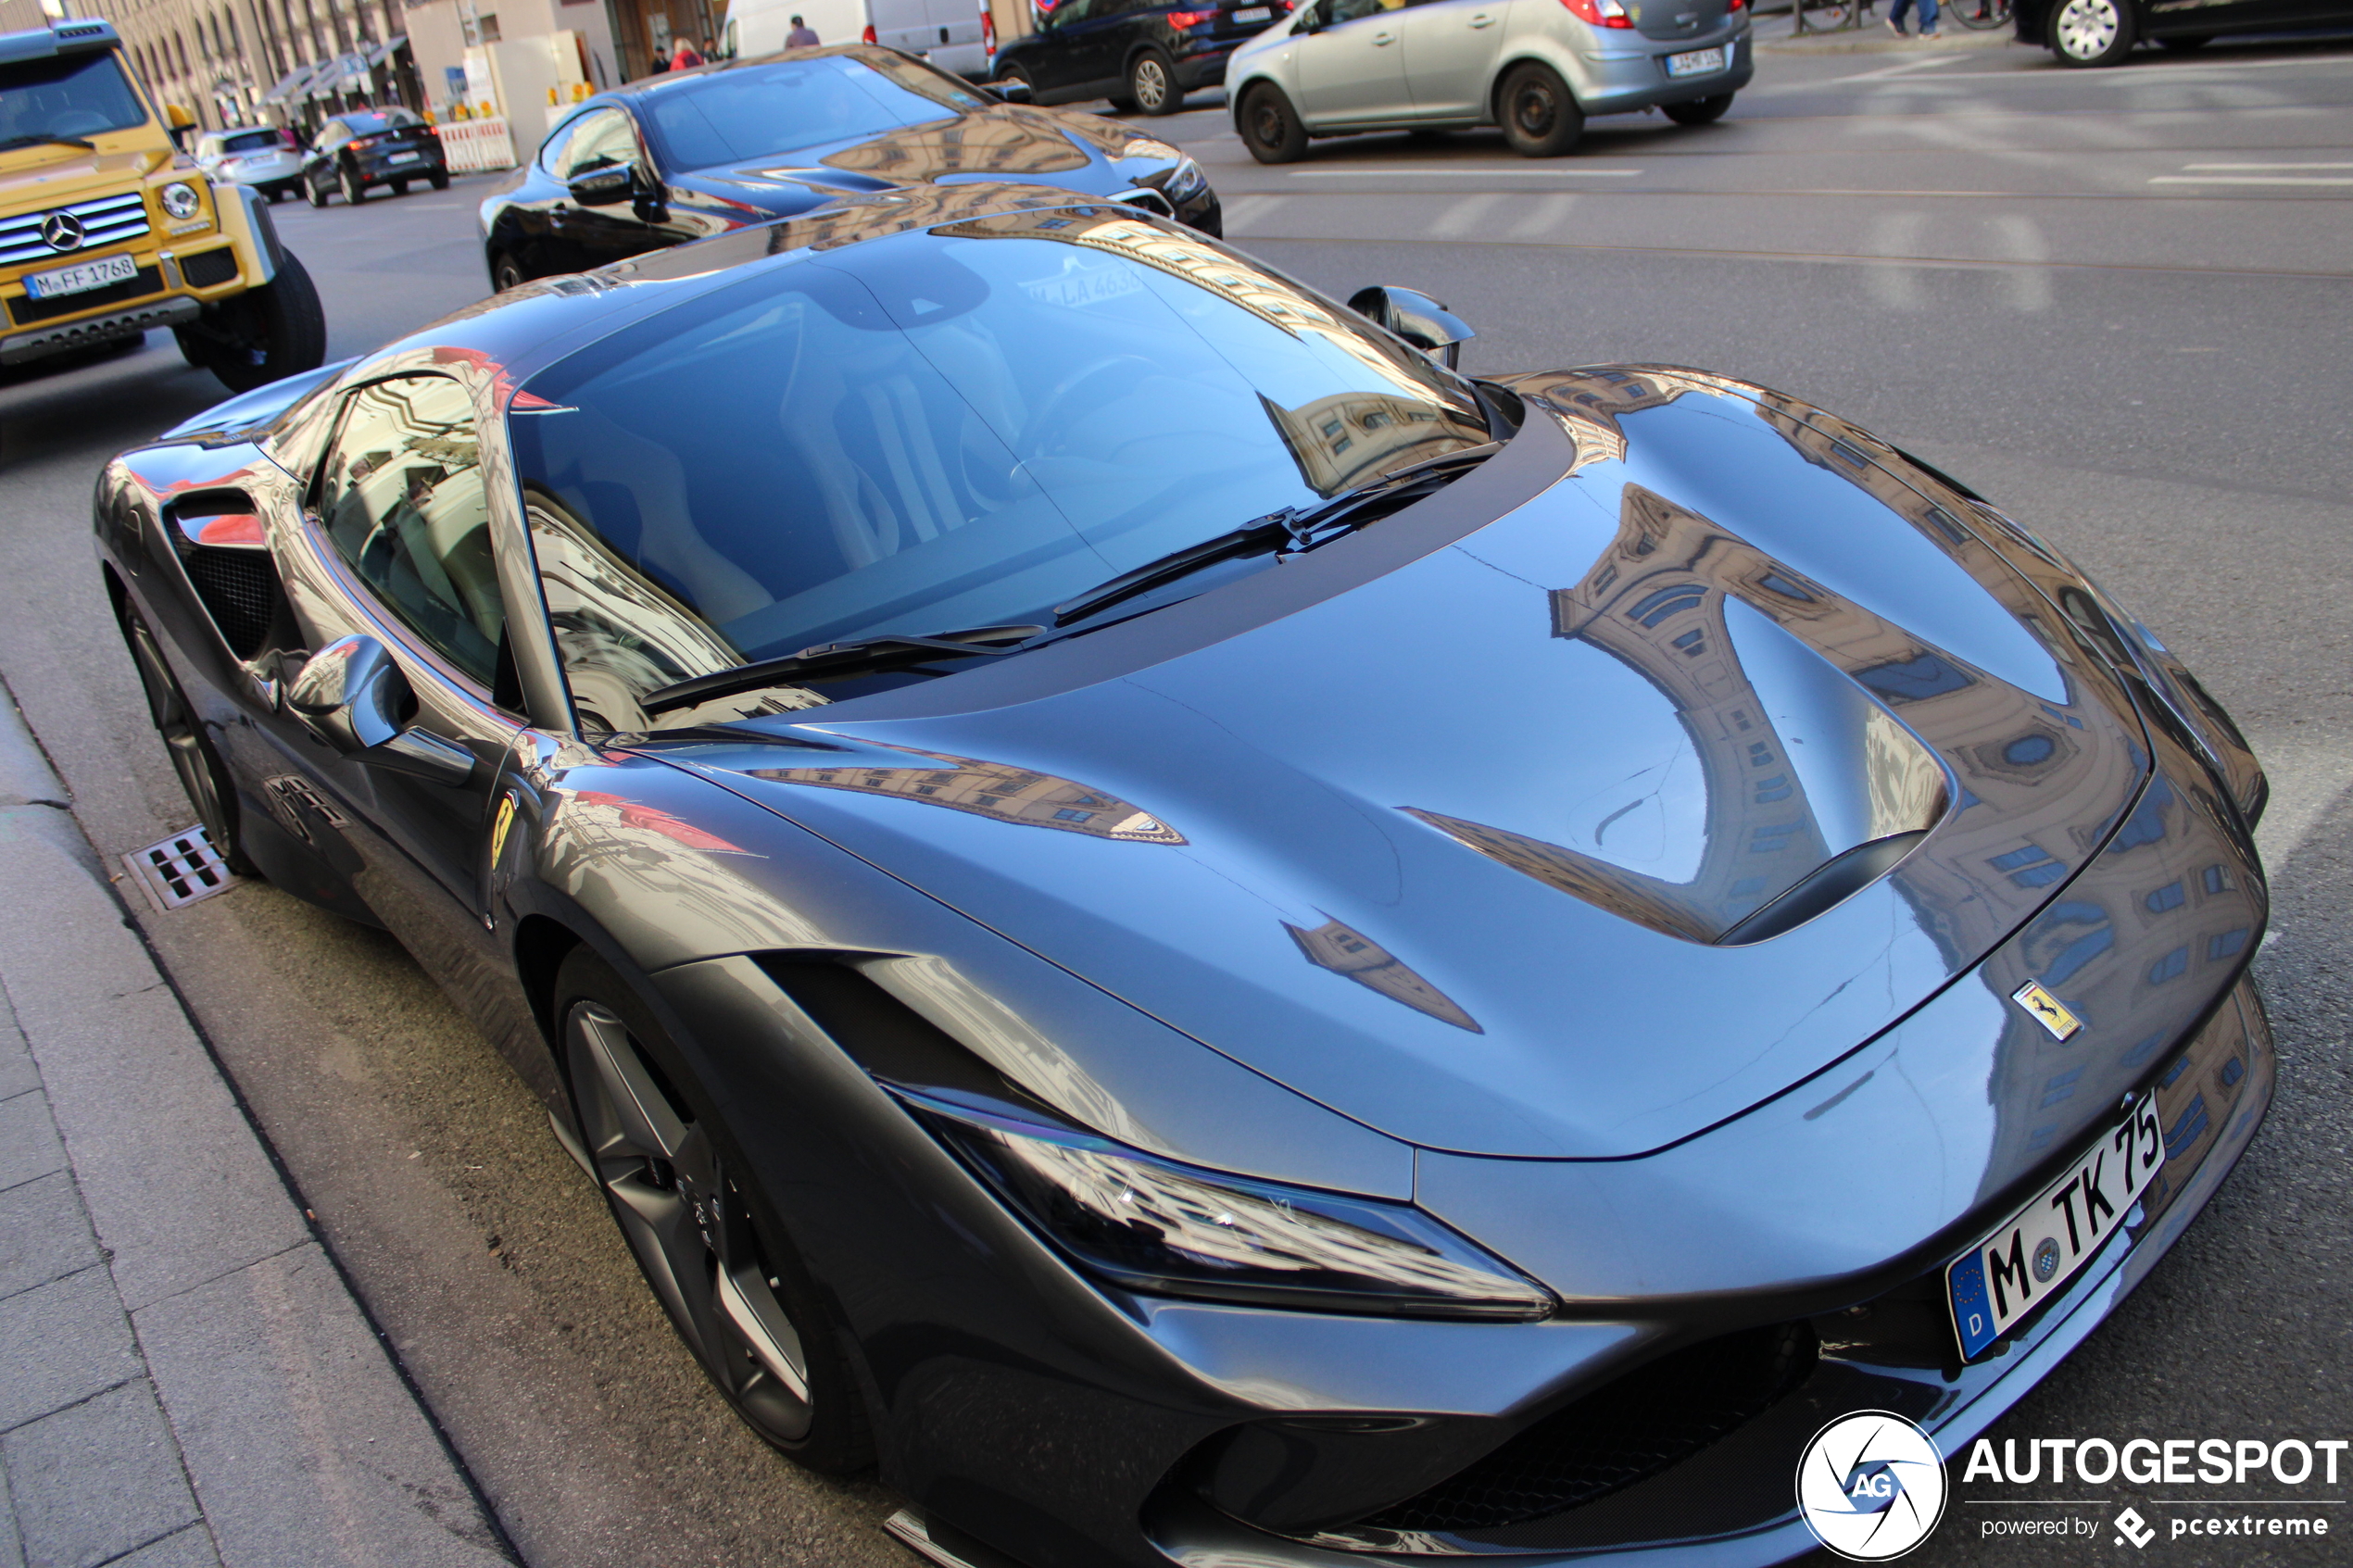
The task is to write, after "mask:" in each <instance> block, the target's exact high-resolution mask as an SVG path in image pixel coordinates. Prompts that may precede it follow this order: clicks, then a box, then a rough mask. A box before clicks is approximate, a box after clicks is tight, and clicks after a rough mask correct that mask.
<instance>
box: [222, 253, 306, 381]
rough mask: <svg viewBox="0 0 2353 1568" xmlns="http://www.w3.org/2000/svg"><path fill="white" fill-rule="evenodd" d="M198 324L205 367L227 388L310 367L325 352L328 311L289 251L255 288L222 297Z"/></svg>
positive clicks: (286, 374)
mask: <svg viewBox="0 0 2353 1568" xmlns="http://www.w3.org/2000/svg"><path fill="white" fill-rule="evenodd" d="M206 317H207V319H206V320H200V321H199V322H198V323H197V325H198V327H199V329H202V330H200V331H199V332H198V333H197V334H196V335H198V336H199V337H200V338H201V339H203V340H204V344H205V356H206V358H205V368H206V369H207V370H210V371H211V372H212V373H213V374H214V375H215V376H217V377H219V378H220V384H221V385H223V386H225V387H227V388H228V389H229V390H230V391H232V392H250V391H252V390H253V389H254V388H255V387H257V386H267V385H268V384H269V383H271V382H273V381H279V380H283V378H285V377H287V376H291V375H297V374H299V373H301V372H302V371H304V370H317V369H318V368H319V367H320V366H321V364H323V363H324V362H325V361H326V358H327V313H326V311H325V310H324V309H323V308H321V306H320V304H319V291H318V289H317V288H316V287H315V286H313V284H312V283H311V282H310V274H309V273H308V272H307V271H305V270H303V265H302V263H301V262H299V261H297V260H296V259H295V258H294V257H292V256H288V257H283V258H282V259H281V260H280V261H279V263H278V275H277V277H275V278H274V279H272V280H271V282H268V283H265V284H263V285H262V286H261V287H260V288H258V289H247V290H246V291H245V293H244V294H241V295H237V296H236V297H235V298H233V299H225V300H222V301H221V302H220V304H219V305H218V306H215V307H212V309H210V310H208V311H207V312H206Z"/></svg>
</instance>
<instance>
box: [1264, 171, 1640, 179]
mask: <svg viewBox="0 0 2353 1568" xmlns="http://www.w3.org/2000/svg"><path fill="white" fill-rule="evenodd" d="M1641 172H1642V170H1641V169H1292V170H1291V171H1290V177H1291V178H1292V179H1294V180H1337V179H1341V178H1352V179H1353V178H1354V177H1356V176H1359V175H1363V176H1365V177H1368V178H1369V177H1371V176H1375V175H1378V176H1380V177H1382V178H1384V179H1409V178H1428V177H1429V176H1432V175H1439V174H1470V175H1478V176H1482V177H1483V176H1487V175H1502V176H1505V177H1507V178H1530V179H1545V180H1631V179H1632V178H1634V176H1636V175H1637V174H1640V173H1641Z"/></svg>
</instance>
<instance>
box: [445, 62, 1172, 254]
mask: <svg viewBox="0 0 2353 1568" xmlns="http://www.w3.org/2000/svg"><path fill="white" fill-rule="evenodd" d="M991 177H994V178H999V179H1013V180H1021V181H1026V182H1032V183H1036V184H1042V185H1051V186H1058V187H1060V188H1062V189H1063V190H1066V191H1072V192H1076V193H1078V194H1085V195H1095V196H1104V197H1108V198H1110V199H1112V200H1114V201H1122V202H1127V203H1131V204H1134V205H1139V206H1142V207H1147V208H1149V209H1150V210H1152V211H1155V212H1164V213H1166V214H1168V215H1170V216H1173V217H1175V218H1176V219H1179V220H1182V221H1183V222H1185V223H1188V224H1189V225H1191V226H1192V227H1193V228H1196V229H1199V230H1201V231H1202V232H1204V233H1211V234H1214V233H1216V232H1218V228H1219V213H1218V205H1217V193H1216V192H1214V191H1213V190H1211V189H1210V187H1209V180H1208V178H1207V177H1206V176H1205V175H1203V174H1202V171H1201V166H1200V165H1198V164H1196V163H1195V162H1194V161H1193V160H1192V159H1191V158H1189V157H1186V156H1185V155H1184V154H1182V153H1180V152H1178V151H1177V150H1176V148H1175V147H1172V146H1170V145H1168V144H1166V143H1164V142H1156V141H1152V140H1151V139H1149V138H1147V137H1141V136H1137V135H1134V134H1132V133H1131V132H1128V131H1127V130H1126V128H1125V127H1122V126H1118V125H1114V124H1112V123H1110V122H1109V121H1106V120H1104V119H1100V118H1098V117H1097V116H1094V115H1086V114H1070V113H1066V112H1063V111H1061V110H1056V109H1041V108H1033V107H1026V106H1024V105H1019V104H1008V103H1004V102H1001V101H1000V98H999V97H998V95H997V94H994V93H992V92H990V91H989V90H988V88H985V87H977V86H975V85H973V84H971V83H969V82H963V81H962V80H960V79H958V78H956V77H953V76H950V75H949V74H948V73H947V72H945V71H943V70H940V69H937V67H935V66H932V65H929V64H926V63H925V62H924V61H922V60H918V59H914V58H912V57H911V56H906V55H903V54H900V52H898V51H897V50H894V49H883V48H876V47H875V46H873V45H870V44H828V45H826V46H824V47H823V48H819V49H801V50H795V51H791V52H789V53H786V54H784V55H777V56H767V57H765V58H762V59H757V60H737V61H734V62H732V63H729V64H725V65H718V66H706V67H703V68H702V69H698V70H690V71H673V72H667V73H664V74H661V75H658V76H651V77H648V78H646V79H645V80H644V81H642V82H632V83H631V84H629V85H628V86H626V87H623V88H619V89H617V90H615V91H613V92H610V93H601V94H598V95H597V96H596V97H593V98H590V99H588V100H587V101H586V102H585V103H584V104H582V105H581V106H580V107H579V109H578V110H577V111H575V112H574V113H573V114H572V115H570V116H568V117H567V118H566V119H564V120H563V122H562V123H561V124H560V125H558V126H557V127H556V128H555V129H554V130H553V131H551V132H548V133H547V140H546V141H545V142H543V143H541V144H540V146H539V150H538V152H537V153H536V154H535V156H534V157H532V158H531V160H530V161H529V162H528V163H526V164H525V165H524V166H523V167H522V168H521V169H517V170H516V171H515V173H514V174H513V176H512V177H510V179H509V180H508V181H507V182H506V183H505V184H503V185H501V186H500V187H499V188H498V189H497V191H495V192H493V193H492V194H490V195H489V196H488V197H487V198H486V199H485V200H484V202H483V204H482V214H481V227H482V243H483V257H484V263H485V264H486V265H487V266H488V267H489V269H490V277H491V282H492V283H493V285H494V286H495V287H497V288H501V289H508V288H512V287H514V286H515V285H516V284H517V283H520V282H524V281H526V280H528V279H532V278H544V277H547V276H549V275H551V274H553V273H558V272H577V271H582V270H585V269H588V268H592V267H602V266H605V265H607V264H608V263H610V262H614V261H619V260H621V259H623V257H631V256H636V255H639V254H641V253H643V252H645V251H648V250H659V249H661V248H662V247H664V246H667V245H680V244H683V243H685V242H686V241H688V240H698V239H703V238H707V237H709V236H710V235H712V234H720V233H725V232H727V231H729V230H731V229H740V228H743V227H744V226H746V225H747V224H757V223H765V222H768V221H770V220H773V219H775V218H779V217H790V216H793V215H795V214H799V213H803V212H808V211H810V210H812V209H813V208H815V207H823V206H824V205H826V204H828V203H832V202H838V201H840V200H842V199H843V198H844V197H845V196H849V195H861V194H871V193H874V192H877V191H889V190H896V189H900V188H902V187H910V186H914V187H920V186H924V185H927V184H930V183H932V182H939V183H941V184H943V185H952V184H954V183H956V182H963V181H969V180H974V179H982V178H991Z"/></svg>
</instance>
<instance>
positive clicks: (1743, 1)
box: [1724, 0, 1748, 11]
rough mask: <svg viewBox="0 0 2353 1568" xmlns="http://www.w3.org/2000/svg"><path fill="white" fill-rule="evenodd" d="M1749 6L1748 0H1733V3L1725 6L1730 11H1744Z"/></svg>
mask: <svg viewBox="0 0 2353 1568" xmlns="http://www.w3.org/2000/svg"><path fill="white" fill-rule="evenodd" d="M1747 8H1748V0H1731V4H1730V5H1729V6H1725V7H1724V9H1726V10H1728V11H1743V10H1746V9H1747Z"/></svg>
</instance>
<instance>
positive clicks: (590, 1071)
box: [554, 947, 874, 1474]
mask: <svg viewBox="0 0 2353 1568" xmlns="http://www.w3.org/2000/svg"><path fill="white" fill-rule="evenodd" d="M554 1016H555V1018H556V1019H557V1020H558V1021H559V1023H560V1028H561V1031H562V1036H561V1039H562V1048H563V1067H564V1076H565V1079H566V1082H567V1083H568V1085H569V1086H570V1087H571V1090H572V1099H573V1110H574V1113H575V1117H576V1124H577V1126H578V1129H579V1132H580V1139H581V1145H582V1147H583V1148H585V1150H586V1151H587V1156H588V1160H589V1163H590V1164H591V1165H592V1166H594V1168H595V1173H596V1179H597V1185H598V1186H600V1187H602V1188H603V1189H604V1194H605V1200H606V1202H607V1203H608V1205H610V1208H611V1210H612V1216H613V1219H614V1221H615V1223H618V1224H619V1225H620V1227H621V1234H622V1236H623V1239H624V1240H626V1241H627V1242H628V1244H629V1250H630V1251H631V1252H632V1253H633V1254H635V1257H636V1260H637V1266H638V1268H639V1270H640V1271H642V1272H643V1273H644V1274H645V1276H646V1283H647V1284H648V1285H649V1286H652V1287H653V1292H654V1295H655V1297H656V1298H658V1299H659V1300H660V1301H661V1305H662V1308H663V1310H664V1311H667V1312H668V1313H669V1314H670V1321H671V1323H672V1325H673V1327H675V1328H676V1329H677V1331H678V1335H679V1337H680V1338H682V1339H684V1340H685V1341H686V1348H688V1349H689V1350H692V1351H693V1352H694V1354H695V1358H696V1360H698V1361H700V1362H701V1363H702V1369H703V1371H704V1372H705V1373H706V1374H709V1376H710V1378H711V1383H712V1384H713V1385H714V1386H717V1388H718V1389H719V1392H720V1395H721V1396H722V1397H723V1398H724V1399H726V1401H727V1403H728V1405H729V1406H730V1407H731V1408H732V1409H733V1410H734V1411H735V1412H736V1414H737V1415H738V1416H740V1417H741V1418H742V1419H743V1421H744V1423H745V1424H747V1425H749V1427H750V1428H751V1429H752V1430H753V1431H754V1432H756V1433H758V1434H759V1435H760V1436H761V1437H763V1438H765V1439H767V1441H768V1442H769V1443H770V1444H771V1445H772V1446H774V1448H776V1449H779V1450H780V1451H781V1452H783V1453H784V1454H786V1456H788V1457H789V1458H792V1459H795V1460H798V1461H799V1462H800V1463H802V1464H804V1465H806V1466H808V1467H809V1468H810V1469H812V1470H817V1471H822V1472H825V1473H827V1474H840V1473H842V1472H845V1471H850V1470H857V1469H860V1468H862V1467H863V1466H864V1465H866V1464H867V1463H869V1462H871V1461H872V1459H873V1456H874V1444H873V1438H872V1435H871V1429H870V1427H869V1425H868V1423H867V1420H866V1412H865V1406H864V1401H863V1399H862V1398H861V1397H860V1395H859V1392H858V1386H857V1382H856V1379H855V1377H854V1376H853V1374H851V1372H850V1369H849V1364H848V1362H847V1361H846V1360H845V1359H844V1357H843V1355H842V1352H841V1349H840V1347H839V1344H838V1342H837V1336H836V1334H835V1332H834V1326H833V1319H832V1316H831V1314H830V1313H829V1312H828V1311H826V1309H825V1307H824V1298H823V1297H822V1296H821V1295H820V1293H819V1292H818V1290H817V1289H816V1287H815V1286H814V1285H813V1283H812V1281H811V1280H810V1278H809V1275H808V1273H807V1271H806V1269H805V1268H803V1266H802V1265H801V1262H800V1259H799V1254H798V1253H796V1252H795V1251H794V1249H793V1248H792V1247H791V1245H790V1244H789V1243H788V1242H786V1240H785V1239H784V1237H782V1236H779V1235H778V1234H776V1231H775V1228H774V1225H773V1224H772V1223H769V1220H768V1218H767V1215H766V1213H765V1212H764V1210H765V1208H766V1206H765V1204H764V1203H763V1202H761V1199H760V1198H759V1195H758V1189H757V1188H756V1187H755V1186H754V1185H752V1178H751V1176H750V1173H749V1172H747V1171H743V1170H740V1169H738V1168H736V1165H735V1163H734V1162H733V1161H732V1160H731V1159H730V1158H729V1157H728V1155H727V1154H725V1153H724V1151H723V1150H722V1149H720V1148H719V1147H718V1146H717V1144H716V1143H715V1142H714V1141H713V1140H712V1139H711V1136H710V1135H709V1132H708V1130H707V1129H706V1128H705V1126H704V1125H703V1123H702V1122H701V1121H700V1119H699V1115H698V1111H697V1110H696V1107H695V1104H694V1102H693V1101H692V1100H689V1099H686V1098H682V1097H681V1096H680V1094H679V1093H678V1089H677V1085H679V1084H680V1083H682V1082H683V1081H684V1073H685V1064H684V1062H683V1060H681V1058H680V1056H679V1054H678V1052H677V1051H676V1049H675V1048H674V1047H673V1046H672V1045H671V1043H670V1041H669V1039H668V1037H667V1036H666V1035H664V1034H663V1032H662V1030H661V1025H660V1024H659V1023H657V1022H655V1021H654V1018H653V1015H652V1014H651V1012H649V1011H648V1010H647V1009H646V1007H645V1006H644V1005H643V1004H642V1003H640V1002H639V1001H638V999H637V997H636V994H635V992H633V991H632V990H630V988H629V987H628V985H626V984H625V983H623V980H622V979H621V977H620V976H619V975H618V974H616V973H614V972H613V971H612V968H611V966H610V965H609V964H607V963H606V962H605V961H604V960H603V959H601V958H599V957H598V956H597V954H596V953H595V952H593V951H592V950H590V949H589V948H587V947H575V948H573V951H572V953H571V955H570V956H569V957H567V958H566V959H565V960H564V961H563V964H562V966H561V967H560V969H559V970H558V971H557V974H556V993H555V1008H554Z"/></svg>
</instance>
